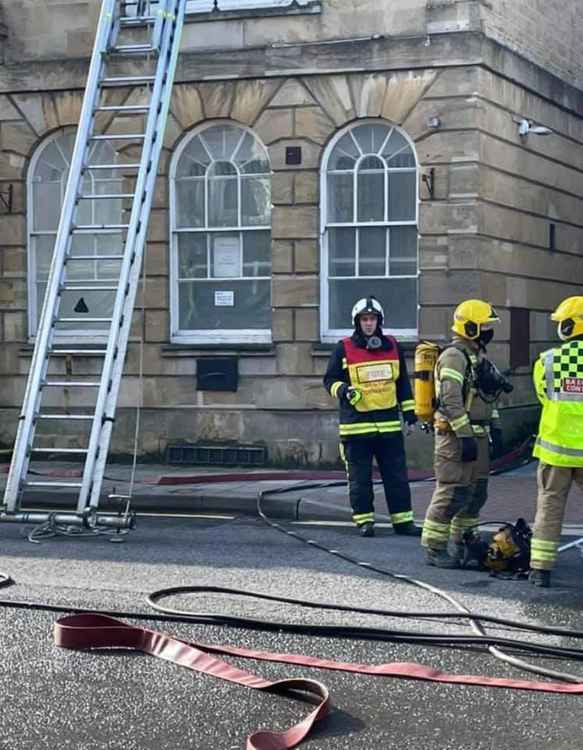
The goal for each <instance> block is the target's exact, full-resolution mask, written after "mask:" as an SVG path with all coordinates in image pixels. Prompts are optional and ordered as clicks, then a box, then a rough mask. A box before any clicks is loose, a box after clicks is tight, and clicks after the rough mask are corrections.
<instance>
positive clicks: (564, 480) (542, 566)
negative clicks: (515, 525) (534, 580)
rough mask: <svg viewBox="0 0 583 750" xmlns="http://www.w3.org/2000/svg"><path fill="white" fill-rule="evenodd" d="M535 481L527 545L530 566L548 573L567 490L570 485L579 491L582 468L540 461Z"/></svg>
mask: <svg viewBox="0 0 583 750" xmlns="http://www.w3.org/2000/svg"><path fill="white" fill-rule="evenodd" d="M536 481H537V485H538V496H537V501H536V517H535V520H534V531H533V536H532V540H531V543H530V567H531V568H535V569H537V570H551V569H552V568H553V566H554V564H555V561H556V559H557V548H558V546H559V539H560V538H561V526H562V525H563V516H564V515H565V506H566V504H567V497H568V495H569V490H570V489H571V486H572V484H573V482H575V483H576V484H577V485H578V487H579V488H580V489H581V490H583V468H577V469H574V468H570V467H566V466H551V465H550V464H545V463H543V462H542V461H540V462H539V465H538V471H537V475H536Z"/></svg>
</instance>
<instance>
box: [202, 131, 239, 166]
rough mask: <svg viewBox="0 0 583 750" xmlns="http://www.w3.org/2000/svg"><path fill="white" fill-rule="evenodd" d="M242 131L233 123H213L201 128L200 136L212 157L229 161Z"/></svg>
mask: <svg viewBox="0 0 583 750" xmlns="http://www.w3.org/2000/svg"><path fill="white" fill-rule="evenodd" d="M243 132H244V131H243V130H241V128H238V127H236V126H234V125H214V126H213V127H210V128H207V129H206V130H203V131H202V133H201V134H200V138H201V140H202V141H203V142H204V144H205V146H206V148H207V150H208V151H209V153H210V155H211V156H212V158H213V159H216V160H223V159H224V160H227V161H230V159H231V157H232V156H233V154H234V152H235V149H236V148H237V146H238V145H239V141H240V140H241V138H242V137H243Z"/></svg>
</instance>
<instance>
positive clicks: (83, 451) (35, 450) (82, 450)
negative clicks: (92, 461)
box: [30, 448, 88, 455]
mask: <svg viewBox="0 0 583 750" xmlns="http://www.w3.org/2000/svg"><path fill="white" fill-rule="evenodd" d="M30 452H31V453H42V454H43V455H49V454H52V453H57V454H59V453H62V454H63V455H65V454H71V455H72V454H74V453H75V454H79V453H81V454H86V453H88V450H87V448H31V449H30Z"/></svg>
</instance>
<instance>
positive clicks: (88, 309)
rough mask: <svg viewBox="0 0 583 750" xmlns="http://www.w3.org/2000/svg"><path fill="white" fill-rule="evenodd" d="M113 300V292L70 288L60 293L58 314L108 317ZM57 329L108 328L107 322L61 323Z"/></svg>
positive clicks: (92, 329) (77, 316) (75, 316)
mask: <svg viewBox="0 0 583 750" xmlns="http://www.w3.org/2000/svg"><path fill="white" fill-rule="evenodd" d="M94 283H95V284H99V283H101V282H99V281H95V282H94ZM114 302H115V292H101V291H97V292H91V291H87V290H86V289H83V290H82V291H78V292H75V291H74V290H70V291H66V292H63V294H62V297H61V307H60V312H59V315H60V317H64V318H82V317H83V316H84V315H86V316H87V317H88V318H110V317H111V316H112V315H113V305H114ZM81 307H82V309H83V311H82V312H80V311H79V310H80V308H81ZM75 308H77V310H75ZM57 330H59V331H70V330H91V331H99V330H109V324H108V323H61V324H59V325H58V328H57Z"/></svg>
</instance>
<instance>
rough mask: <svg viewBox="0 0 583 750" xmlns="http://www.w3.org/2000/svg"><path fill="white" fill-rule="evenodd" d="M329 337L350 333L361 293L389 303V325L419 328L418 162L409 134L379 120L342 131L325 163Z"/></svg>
mask: <svg viewBox="0 0 583 750" xmlns="http://www.w3.org/2000/svg"><path fill="white" fill-rule="evenodd" d="M321 194H322V207H321V219H322V272H321V336H322V340H323V341H335V340H337V339H338V338H339V337H341V336H344V335H346V334H347V333H349V331H350V325H351V322H350V312H351V308H352V305H353V304H354V302H355V301H356V300H357V299H359V298H360V297H366V296H368V295H370V294H373V295H375V296H376V297H378V299H379V300H380V301H381V302H382V304H383V306H384V308H385V313H386V317H385V330H387V331H389V332H391V333H395V334H397V335H399V336H404V337H407V336H414V335H415V334H416V333H417V274H418V270H417V202H418V196H417V160H416V157H415V152H414V149H413V146H412V144H411V142H410V141H409V139H408V138H407V137H406V136H405V135H404V134H403V133H402V132H401V131H400V130H399V129H398V128H395V127H392V126H391V125H389V124H388V123H385V122H382V121H378V120H371V121H366V122H361V123H359V124H358V125H354V126H351V127H350V128H349V129H346V130H343V131H341V132H339V133H338V134H337V135H336V137H335V138H334V139H333V140H332V142H331V143H330V145H329V146H328V149H327V151H326V153H325V155H324V160H323V163H322V181H321Z"/></svg>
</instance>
